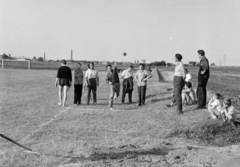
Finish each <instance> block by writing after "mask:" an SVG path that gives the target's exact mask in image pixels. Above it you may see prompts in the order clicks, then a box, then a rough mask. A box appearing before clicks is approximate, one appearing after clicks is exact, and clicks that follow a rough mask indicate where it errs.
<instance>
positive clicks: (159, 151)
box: [63, 147, 175, 164]
mask: <svg viewBox="0 0 240 167" xmlns="http://www.w3.org/2000/svg"><path fill="white" fill-rule="evenodd" d="M173 150H175V149H173V148H171V149H170V148H165V147H163V148H153V149H151V150H132V151H124V152H110V153H94V154H92V155H90V156H89V157H83V156H82V157H72V158H71V159H70V160H69V161H67V162H65V163H63V164H73V163H79V162H82V161H100V160H104V161H110V160H125V159H135V158H137V157H138V156H140V155H159V156H166V155H167V154H168V153H169V152H170V151H173Z"/></svg>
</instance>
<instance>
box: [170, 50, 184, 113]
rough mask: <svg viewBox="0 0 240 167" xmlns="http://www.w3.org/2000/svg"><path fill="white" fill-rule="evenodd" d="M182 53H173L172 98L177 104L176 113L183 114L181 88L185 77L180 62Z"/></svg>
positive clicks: (182, 65)
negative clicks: (174, 63)
mask: <svg viewBox="0 0 240 167" xmlns="http://www.w3.org/2000/svg"><path fill="white" fill-rule="evenodd" d="M181 60H182V55H181V54H178V53H177V54H176V55H175V62H176V66H175V72H174V79H173V92H174V98H175V100H176V104H177V113H178V114H183V111H182V89H183V87H184V79H185V69H184V64H183V63H182V61H181Z"/></svg>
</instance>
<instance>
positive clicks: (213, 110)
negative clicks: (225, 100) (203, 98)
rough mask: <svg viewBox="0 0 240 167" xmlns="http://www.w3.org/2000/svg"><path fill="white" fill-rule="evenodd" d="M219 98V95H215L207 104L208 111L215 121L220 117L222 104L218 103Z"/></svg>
mask: <svg viewBox="0 0 240 167" xmlns="http://www.w3.org/2000/svg"><path fill="white" fill-rule="evenodd" d="M220 97H221V95H220V94H219V93H216V94H214V95H213V97H212V98H211V100H210V101H209V103H208V111H209V113H210V115H211V116H212V118H213V119H216V118H217V117H218V116H220V115H221V110H222V102H221V101H220Z"/></svg>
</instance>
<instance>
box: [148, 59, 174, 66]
mask: <svg viewBox="0 0 240 167" xmlns="http://www.w3.org/2000/svg"><path fill="white" fill-rule="evenodd" d="M149 65H150V66H173V65H174V64H172V63H166V62H165V61H164V60H162V61H155V62H152V63H149Z"/></svg>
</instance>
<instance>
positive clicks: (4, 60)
mask: <svg viewBox="0 0 240 167" xmlns="http://www.w3.org/2000/svg"><path fill="white" fill-rule="evenodd" d="M7 62H16V63H17V62H27V64H28V65H27V69H29V70H30V69H31V61H30V60H19V59H18V60H16V59H2V68H5V67H6V66H7Z"/></svg>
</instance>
